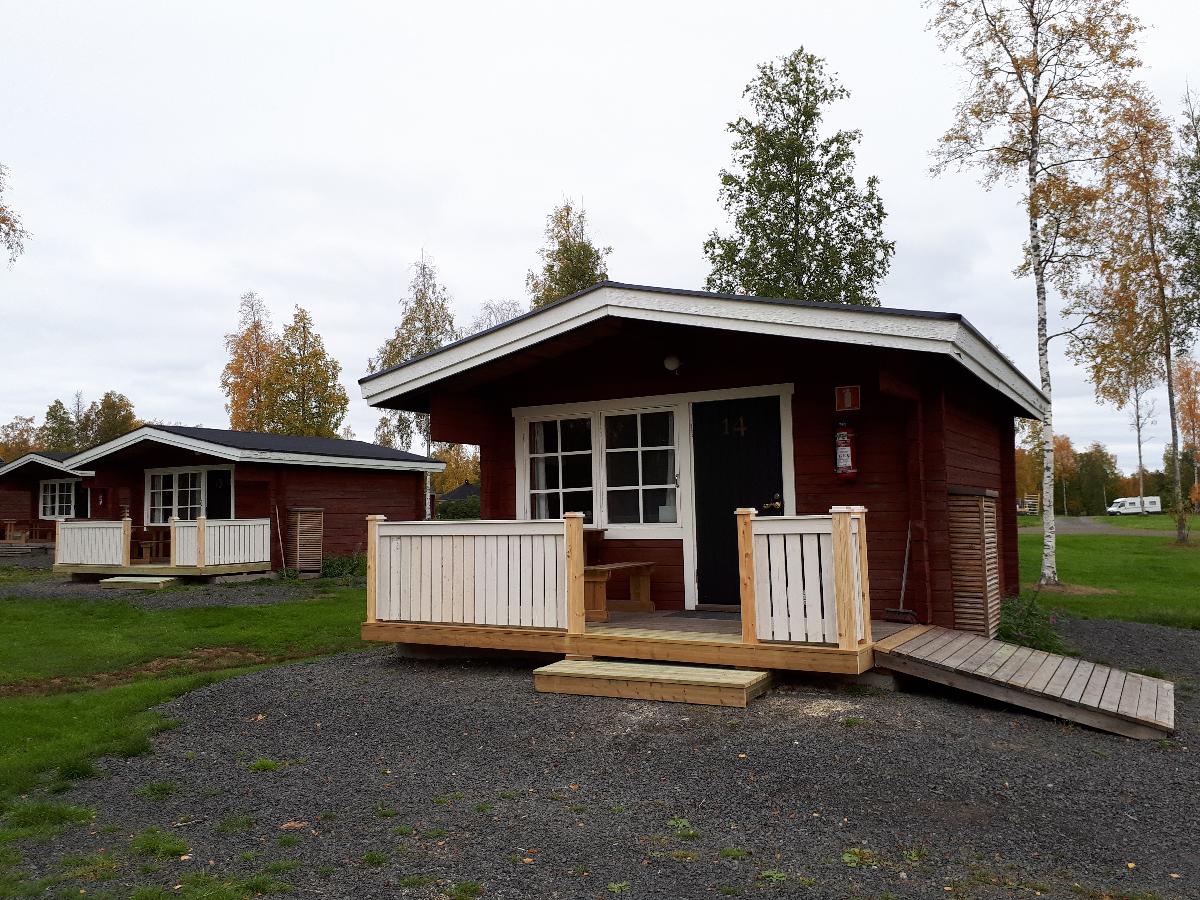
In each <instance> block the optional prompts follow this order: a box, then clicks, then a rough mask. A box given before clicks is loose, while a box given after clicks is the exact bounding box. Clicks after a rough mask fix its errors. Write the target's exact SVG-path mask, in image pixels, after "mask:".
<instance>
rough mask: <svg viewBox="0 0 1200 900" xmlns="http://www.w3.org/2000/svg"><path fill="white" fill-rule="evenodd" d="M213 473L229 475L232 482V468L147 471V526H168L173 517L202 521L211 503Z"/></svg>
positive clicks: (186, 468)
mask: <svg viewBox="0 0 1200 900" xmlns="http://www.w3.org/2000/svg"><path fill="white" fill-rule="evenodd" d="M213 469H223V470H226V471H229V472H230V473H231V475H230V480H231V481H232V472H233V467H232V466H196V467H184V468H173V469H147V470H146V523H147V524H148V525H166V524H167V523H168V522H170V521H171V517H172V516H174V517H175V518H177V519H182V520H184V521H189V522H190V521H193V520H195V519H198V518H199V517H200V516H201V515H202V514H203V513H204V510H205V506H206V504H207V502H208V497H207V484H208V477H207V476H208V472H210V471H212V470H213ZM231 503H232V500H231ZM231 508H232V505H231Z"/></svg>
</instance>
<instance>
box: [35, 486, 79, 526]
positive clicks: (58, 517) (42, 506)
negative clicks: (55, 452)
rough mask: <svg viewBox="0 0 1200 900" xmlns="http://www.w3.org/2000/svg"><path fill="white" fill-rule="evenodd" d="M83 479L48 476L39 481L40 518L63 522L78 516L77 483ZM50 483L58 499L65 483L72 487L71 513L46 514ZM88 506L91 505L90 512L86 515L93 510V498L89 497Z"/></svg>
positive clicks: (44, 520) (46, 520)
mask: <svg viewBox="0 0 1200 900" xmlns="http://www.w3.org/2000/svg"><path fill="white" fill-rule="evenodd" d="M82 480H83V479H81V478H47V479H45V480H43V481H39V482H38V518H39V519H40V520H42V521H43V522H62V521H63V520H65V519H74V518H76V515H75V485H77V484H79V482H80V481H82ZM50 485H54V491H55V500H56V501H57V498H58V494H59V492H60V491H61V489H62V486H63V485H70V486H71V487H70V497H71V511H70V512H69V513H67V514H66V515H59V514H57V513H56V514H55V515H52V516H48V515H46V513H45V508H46V504H45V500H46V488H47V487H49V486H50ZM88 506H89V509H88V512H86V513H84V517H86V516H87V515H89V514H90V512H91V509H90V507H91V498H90V497H89V498H88ZM55 508H56V509H57V508H58V504H57V502H56V503H55Z"/></svg>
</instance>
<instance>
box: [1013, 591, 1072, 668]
mask: <svg viewBox="0 0 1200 900" xmlns="http://www.w3.org/2000/svg"><path fill="white" fill-rule="evenodd" d="M1057 624H1058V614H1056V613H1053V612H1049V611H1047V610H1046V609H1045V608H1044V607H1043V606H1042V605H1041V604H1040V603H1039V602H1038V595H1037V592H1036V591H1035V592H1034V593H1032V594H1030V595H1029V597H1028V598H1021V599H1018V600H1005V601H1004V603H1003V604H1002V605H1001V607H1000V629H999V630H998V631H997V632H996V637H997V638H999V639H1000V640H1002V641H1008V642H1009V643H1012V644H1020V645H1022V646H1024V647H1032V648H1033V649H1034V650H1045V651H1046V652H1048V653H1065V652H1066V649H1067V647H1066V644H1065V643H1063V639H1062V637H1061V635H1059V633H1058V631H1056V630H1055V625H1057Z"/></svg>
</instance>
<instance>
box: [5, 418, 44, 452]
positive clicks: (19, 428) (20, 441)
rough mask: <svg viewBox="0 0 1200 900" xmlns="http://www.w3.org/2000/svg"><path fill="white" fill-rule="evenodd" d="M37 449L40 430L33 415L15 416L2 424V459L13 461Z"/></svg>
mask: <svg viewBox="0 0 1200 900" xmlns="http://www.w3.org/2000/svg"><path fill="white" fill-rule="evenodd" d="M37 449H39V447H38V432H37V427H36V426H35V425H34V424H33V416H13V417H12V419H11V420H10V421H8V422H6V423H4V424H3V425H0V459H2V460H4V461H5V462H12V461H13V460H14V459H17V458H19V457H22V456H24V455H25V454H26V453H29V452H31V451H33V450H37Z"/></svg>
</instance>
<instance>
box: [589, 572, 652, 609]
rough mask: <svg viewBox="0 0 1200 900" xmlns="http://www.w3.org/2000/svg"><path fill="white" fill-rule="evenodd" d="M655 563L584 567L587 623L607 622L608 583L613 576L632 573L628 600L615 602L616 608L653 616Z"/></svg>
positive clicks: (614, 606) (630, 574)
mask: <svg viewBox="0 0 1200 900" xmlns="http://www.w3.org/2000/svg"><path fill="white" fill-rule="evenodd" d="M653 571H654V563H647V562H618V563H602V564H601V565H596V566H585V567H584V569H583V607H584V618H585V620H586V621H588V622H607V621H608V609H609V603H608V580H609V579H610V578H612V573H613V572H628V573H629V599H628V600H627V601H620V600H618V601H615V602H614V605H613V608H614V609H621V610H624V611H629V612H653V611H654V604H653V603H652V602H651V601H650V574H651V573H652V572H653Z"/></svg>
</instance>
